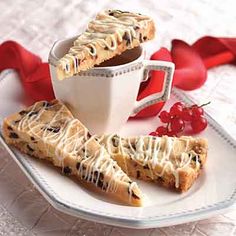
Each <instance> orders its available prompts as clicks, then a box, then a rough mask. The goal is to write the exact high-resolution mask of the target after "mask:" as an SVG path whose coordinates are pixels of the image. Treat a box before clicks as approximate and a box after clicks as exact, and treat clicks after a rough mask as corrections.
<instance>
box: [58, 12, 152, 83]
mask: <svg viewBox="0 0 236 236" xmlns="http://www.w3.org/2000/svg"><path fill="white" fill-rule="evenodd" d="M97 18H98V17H97ZM143 21H145V22H146V24H145V26H143V27H140V28H135V27H134V30H135V32H136V35H137V37H132V35H130V36H129V37H127V36H126V34H127V32H126V31H124V32H123V33H122V41H120V40H119V37H120V32H119V33H112V34H110V35H108V36H107V37H106V38H105V41H106V42H107V44H108V45H112V41H111V37H114V38H115V41H116V42H117V48H116V49H115V50H109V49H108V48H107V47H104V46H101V44H100V43H98V42H97V43H96V42H95V43H93V46H94V47H95V49H96V55H91V54H90V53H89V51H88V50H83V51H82V52H81V53H80V54H77V56H78V58H80V57H81V56H80V55H81V54H83V58H81V60H79V66H78V68H75V63H74V62H75V60H74V56H73V54H70V53H69V54H70V57H66V55H65V56H64V58H65V57H66V60H67V61H68V63H67V64H69V67H70V70H69V71H66V70H65V65H64V63H61V62H60V61H61V60H60V61H59V63H58V65H57V68H56V71H57V72H56V73H57V78H58V79H59V80H62V79H64V78H68V77H71V76H73V75H76V74H78V73H79V72H80V71H86V70H88V69H90V68H92V67H94V66H95V65H100V64H101V63H102V62H104V61H106V60H109V59H111V58H113V57H115V56H117V55H120V54H121V53H122V52H124V51H126V50H129V49H132V48H135V47H137V46H140V44H141V43H143V42H145V41H148V40H151V39H153V38H154V36H155V24H154V22H153V20H152V19H151V18H149V19H148V20H143ZM127 29H128V28H127ZM130 37H131V38H130Z"/></svg>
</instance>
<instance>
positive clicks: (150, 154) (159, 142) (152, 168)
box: [97, 135, 207, 192]
mask: <svg viewBox="0 0 236 236" xmlns="http://www.w3.org/2000/svg"><path fill="white" fill-rule="evenodd" d="M97 140H98V141H99V142H100V143H101V144H103V145H104V146H105V147H106V149H107V151H108V153H109V154H110V155H111V156H112V158H113V159H114V160H116V161H117V163H118V165H119V166H120V167H121V168H122V169H123V171H124V172H125V173H126V174H127V175H129V176H131V177H135V178H137V179H142V180H146V181H155V182H158V183H160V184H161V185H163V186H165V187H167V188H174V189H176V190H178V191H180V192H185V191H187V190H188V189H189V188H190V187H191V186H192V185H193V183H194V182H195V180H196V179H197V177H198V176H199V174H200V171H201V169H202V167H203V166H204V164H205V162H206V158H207V141H206V140H205V139H202V138H193V137H184V136H183V137H180V138H174V137H167V136H163V137H161V138H160V137H153V136H139V137H132V138H122V137H120V136H118V135H107V136H102V137H97Z"/></svg>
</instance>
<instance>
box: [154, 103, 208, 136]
mask: <svg viewBox="0 0 236 236" xmlns="http://www.w3.org/2000/svg"><path fill="white" fill-rule="evenodd" d="M209 103H210V102H209ZM209 103H206V104H203V105H201V106H198V105H192V106H189V107H188V106H185V104H184V103H182V102H177V103H175V104H174V105H173V106H172V107H171V108H170V110H169V112H168V111H165V110H164V111H162V112H161V113H160V115H159V118H160V120H161V122H162V123H164V125H162V126H159V127H158V128H157V129H156V131H155V132H152V133H150V135H153V136H163V135H167V136H178V135H179V134H181V133H183V132H184V130H185V128H186V127H187V125H188V126H189V125H190V127H191V129H192V133H194V134H197V133H200V132H201V131H203V130H204V129H206V127H207V120H206V118H205V117H204V110H203V106H206V105H208V104H209Z"/></svg>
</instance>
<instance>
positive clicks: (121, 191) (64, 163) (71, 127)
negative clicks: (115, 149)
mask: <svg viewBox="0 0 236 236" xmlns="http://www.w3.org/2000/svg"><path fill="white" fill-rule="evenodd" d="M32 107H33V106H32ZM32 107H29V108H27V109H25V110H23V111H21V112H19V113H15V114H13V115H10V116H9V117H7V118H5V119H4V122H3V127H2V132H3V136H4V139H5V141H6V142H7V143H8V144H10V145H13V146H15V147H16V148H18V149H19V150H20V151H22V152H23V153H26V154H28V155H30V156H33V157H37V158H39V159H45V160H48V161H50V162H51V163H52V164H53V165H55V166H57V167H60V168H61V169H62V173H63V174H65V175H73V176H76V177H77V178H78V179H85V180H86V181H88V182H91V183H92V184H94V185H95V186H97V187H98V189H101V190H103V191H106V194H108V195H110V196H113V197H114V198H116V199H119V200H120V201H121V202H124V203H126V204H129V205H133V206H141V205H142V194H141V191H140V190H139V188H138V186H137V185H136V184H135V183H134V182H132V181H131V180H130V178H129V177H128V176H126V175H125V173H123V172H122V170H120V167H119V166H118V165H117V163H116V162H115V161H113V160H112V159H110V157H109V154H108V153H107V152H106V150H105V149H104V148H102V147H101V146H100V144H99V143H98V142H97V141H96V140H94V139H91V140H90V141H89V142H88V143H87V144H86V146H81V148H82V147H84V148H85V150H86V152H87V153H90V154H85V151H84V150H83V149H81V151H79V150H78V152H76V153H75V154H74V151H73V150H75V148H79V146H73V145H75V144H76V145H77V141H76V140H77V139H78V138H82V135H84V134H85V133H86V135H85V136H84V138H85V142H86V141H88V140H89V139H90V135H89V133H87V130H86V128H85V127H84V126H83V125H82V124H81V123H80V122H79V121H78V120H76V119H74V118H73V116H72V115H71V113H70V111H69V110H68V109H67V108H66V107H65V106H64V105H63V104H62V103H60V102H59V101H56V100H55V101H53V102H51V103H49V104H48V105H45V103H44V102H39V103H36V104H35V105H34V108H32ZM32 109H33V110H32ZM59 110H60V113H59V114H58V113H57V111H59ZM42 111H43V112H42ZM39 113H40V115H39V116H38V117H37V118H36V116H37V114H39ZM55 113H57V114H58V116H55ZM31 114H32V115H31ZM33 116H35V117H33ZM56 117H57V118H56ZM23 119H24V122H21V123H20V121H22V120H23ZM30 119H31V120H34V122H35V123H32V124H31V125H30V127H31V128H30V127H29V125H25V126H24V124H26V123H27V122H25V121H29V120H30ZM53 119H55V121H54V122H53V123H50V121H52V120H53ZM19 124H20V125H19ZM19 126H20V127H21V128H20V127H19ZM22 126H24V127H25V128H22ZM32 127H34V128H35V127H38V128H36V132H34V131H33V130H32ZM59 130H60V131H59ZM45 132H46V133H47V136H44V133H45ZM59 132H61V133H60V134H64V133H67V136H57V135H60V134H59ZM48 134H49V136H50V135H52V136H53V138H48V137H49V136H48ZM45 137H47V139H45ZM63 137H64V138H66V139H68V138H69V139H70V140H69V141H70V142H69V145H67V146H66V149H64V148H60V147H61V145H62V144H67V143H61V142H60V140H62V139H63ZM70 137H73V139H72V138H70ZM60 138H61V139H60ZM56 140H57V141H56ZM73 140H74V141H75V142H74V144H73V142H72V141H73ZM71 145H72V146H71ZM81 145H83V144H81ZM64 147H65V146H64ZM71 148H72V149H71ZM100 149H102V150H100ZM66 150H68V151H66ZM69 150H71V151H69ZM76 150H77V149H76ZM100 151H101V152H102V154H101V155H102V157H103V156H104V157H105V159H103V158H101V156H100V159H102V161H104V160H105V161H106V160H107V159H109V160H111V162H110V161H109V160H107V161H109V165H111V164H112V166H111V167H112V169H114V170H113V171H112V173H113V172H114V173H118V172H119V175H120V176H122V179H119V178H118V177H117V178H113V177H114V176H113V175H111V172H109V174H108V173H106V172H105V171H104V170H102V169H97V168H99V166H100V164H99V163H97V165H96V167H94V166H90V164H89V163H87V162H83V164H82V161H83V160H85V159H86V158H87V155H94V156H95V153H98V152H100ZM81 152H82V153H81ZM83 154H84V155H83ZM61 158H63V159H61ZM100 159H99V160H100ZM95 160H96V157H95ZM102 164H104V162H103V163H102ZM87 169H89V170H91V172H90V171H89V172H88V171H87ZM98 170H99V171H98ZM88 173H90V174H88ZM89 176H90V177H89ZM110 180H111V181H112V182H109V181H110ZM115 182H116V183H115ZM109 183H111V184H112V183H115V185H114V186H116V190H115V191H114V190H113V189H111V188H109ZM131 184H133V187H132V188H131ZM129 191H131V192H129Z"/></svg>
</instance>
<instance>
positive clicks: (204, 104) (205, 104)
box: [199, 101, 211, 107]
mask: <svg viewBox="0 0 236 236" xmlns="http://www.w3.org/2000/svg"><path fill="white" fill-rule="evenodd" d="M210 103H211V101H209V102H207V103H203V104H202V105H201V106H199V107H204V106H207V105H209V104H210Z"/></svg>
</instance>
